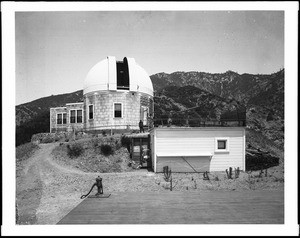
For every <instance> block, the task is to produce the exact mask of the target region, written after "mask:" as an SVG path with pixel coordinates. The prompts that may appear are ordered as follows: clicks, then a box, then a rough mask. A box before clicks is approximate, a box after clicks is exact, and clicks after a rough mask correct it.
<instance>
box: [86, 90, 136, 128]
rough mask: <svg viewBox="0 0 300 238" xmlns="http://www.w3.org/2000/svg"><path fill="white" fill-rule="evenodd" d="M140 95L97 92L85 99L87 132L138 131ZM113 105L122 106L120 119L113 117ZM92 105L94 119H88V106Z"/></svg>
mask: <svg viewBox="0 0 300 238" xmlns="http://www.w3.org/2000/svg"><path fill="white" fill-rule="evenodd" d="M140 97H141V96H140V95H139V94H137V93H131V92H128V91H127V92H119V91H115V92H112V91H110V92H99V93H98V94H90V95H86V97H85V103H84V104H85V108H86V111H85V117H86V126H85V128H86V129H87V130H101V129H138V123H139V120H140V114H139V113H140ZM114 103H121V104H122V118H115V117H114ZM91 104H92V105H94V119H92V120H90V119H88V116H89V111H88V107H89V105H91Z"/></svg>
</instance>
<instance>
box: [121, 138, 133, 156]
mask: <svg viewBox="0 0 300 238" xmlns="http://www.w3.org/2000/svg"><path fill="white" fill-rule="evenodd" d="M130 144H131V140H130V138H128V137H126V136H124V135H122V136H121V145H122V146H123V147H126V148H127V150H128V152H129V153H130Z"/></svg>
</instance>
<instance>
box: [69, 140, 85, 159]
mask: <svg viewBox="0 0 300 238" xmlns="http://www.w3.org/2000/svg"><path fill="white" fill-rule="evenodd" d="M67 148H68V155H69V156H70V157H71V158H72V157H78V156H80V155H81V154H82V153H83V147H82V145H81V144H79V143H73V144H71V145H67Z"/></svg>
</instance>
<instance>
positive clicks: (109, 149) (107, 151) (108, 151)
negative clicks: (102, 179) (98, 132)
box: [101, 144, 113, 156]
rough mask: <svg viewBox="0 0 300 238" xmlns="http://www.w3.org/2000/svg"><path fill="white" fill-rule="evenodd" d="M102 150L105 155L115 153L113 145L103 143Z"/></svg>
mask: <svg viewBox="0 0 300 238" xmlns="http://www.w3.org/2000/svg"><path fill="white" fill-rule="evenodd" d="M101 152H102V154H104V155H105V156H108V155H111V154H112V153H113V149H112V147H111V145H108V144H103V145H101Z"/></svg>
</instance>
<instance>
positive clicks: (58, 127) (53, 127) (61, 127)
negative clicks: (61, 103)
mask: <svg viewBox="0 0 300 238" xmlns="http://www.w3.org/2000/svg"><path fill="white" fill-rule="evenodd" d="M58 113H67V108H66V107H56V108H50V132H59V131H66V130H67V125H68V115H67V124H57V120H56V118H57V117H56V115H57V114H58Z"/></svg>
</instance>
